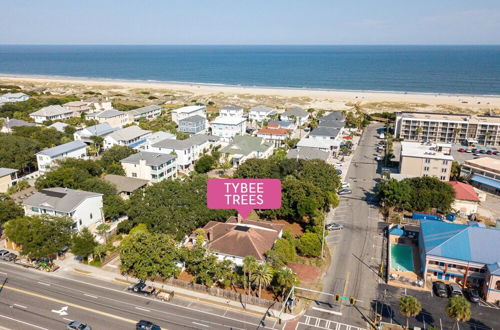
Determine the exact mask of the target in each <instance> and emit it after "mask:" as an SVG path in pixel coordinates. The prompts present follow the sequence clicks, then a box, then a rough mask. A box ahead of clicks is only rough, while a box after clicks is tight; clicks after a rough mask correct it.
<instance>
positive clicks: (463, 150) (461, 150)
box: [458, 148, 466, 152]
mask: <svg viewBox="0 0 500 330" xmlns="http://www.w3.org/2000/svg"><path fill="white" fill-rule="evenodd" d="M458 152H466V150H465V149H464V148H460V149H458Z"/></svg>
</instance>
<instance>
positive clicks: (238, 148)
mask: <svg viewBox="0 0 500 330" xmlns="http://www.w3.org/2000/svg"><path fill="white" fill-rule="evenodd" d="M273 150H274V145H273V143H269V142H266V141H265V140H264V139H262V138H260V137H256V136H235V137H234V139H233V141H232V142H231V143H230V144H228V145H227V146H225V147H224V148H222V149H221V150H220V151H221V153H222V154H223V155H224V157H226V158H227V159H228V160H231V161H232V163H233V165H234V166H238V165H240V164H243V163H244V162H245V161H246V160H247V159H250V158H268V157H269V156H271V155H272V154H273Z"/></svg>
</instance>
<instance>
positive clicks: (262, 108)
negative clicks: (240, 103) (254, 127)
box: [249, 105, 276, 114]
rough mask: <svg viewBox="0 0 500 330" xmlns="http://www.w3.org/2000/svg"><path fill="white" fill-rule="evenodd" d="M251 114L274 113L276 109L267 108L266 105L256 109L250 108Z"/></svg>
mask: <svg viewBox="0 0 500 330" xmlns="http://www.w3.org/2000/svg"><path fill="white" fill-rule="evenodd" d="M249 112H265V113H268V114H269V113H273V112H276V110H275V109H273V108H270V107H267V106H265V105H258V106H256V107H253V108H250V110H249Z"/></svg>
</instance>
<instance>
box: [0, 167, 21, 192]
mask: <svg viewBox="0 0 500 330" xmlns="http://www.w3.org/2000/svg"><path fill="white" fill-rule="evenodd" d="M16 182H17V170H16V169H14V168H7V167H0V193H5V192H7V190H9V188H10V187H12V186H13V185H14V184H15V183H16Z"/></svg>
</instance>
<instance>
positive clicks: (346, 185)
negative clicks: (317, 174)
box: [342, 182, 351, 189]
mask: <svg viewBox="0 0 500 330" xmlns="http://www.w3.org/2000/svg"><path fill="white" fill-rule="evenodd" d="M347 188H351V184H350V183H349V182H342V189H347Z"/></svg>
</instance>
